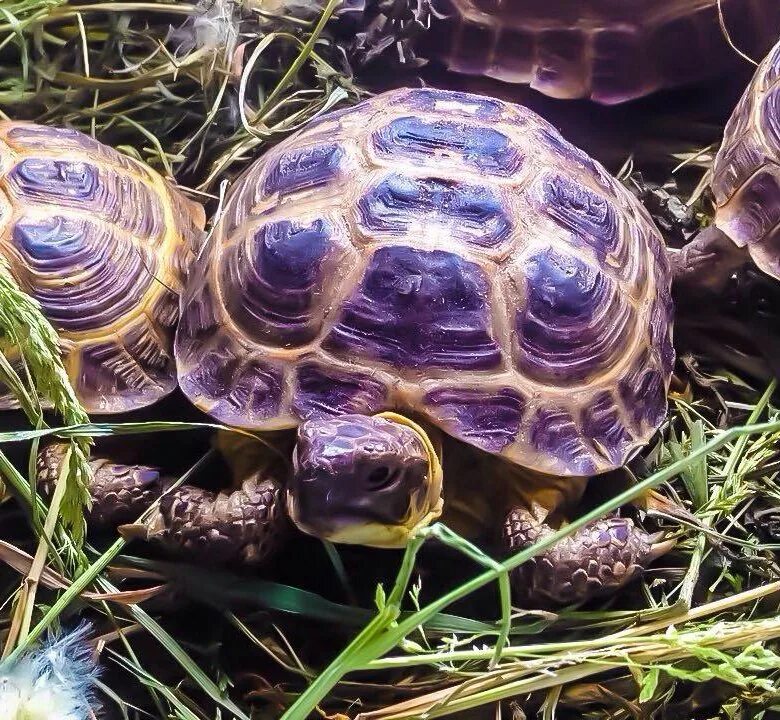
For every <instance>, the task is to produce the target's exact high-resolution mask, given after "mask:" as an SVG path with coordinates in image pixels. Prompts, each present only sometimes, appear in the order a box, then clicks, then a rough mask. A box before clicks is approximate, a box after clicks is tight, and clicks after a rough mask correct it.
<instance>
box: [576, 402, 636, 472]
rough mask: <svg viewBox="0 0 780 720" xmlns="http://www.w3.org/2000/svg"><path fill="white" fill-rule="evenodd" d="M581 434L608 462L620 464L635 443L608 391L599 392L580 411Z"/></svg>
mask: <svg viewBox="0 0 780 720" xmlns="http://www.w3.org/2000/svg"><path fill="white" fill-rule="evenodd" d="M580 423H581V425H582V433H583V436H584V437H586V438H588V439H589V440H590V441H591V442H592V443H593V445H594V447H595V448H596V450H597V451H598V452H600V453H601V454H603V455H604V456H606V458H607V459H608V460H609V462H610V463H612V464H614V465H622V464H623V463H624V462H625V461H626V458H627V455H628V452H629V450H630V449H631V448H632V447H633V446H634V445H635V441H634V438H633V437H632V435H631V433H630V431H629V429H628V428H627V427H626V426H625V424H624V423H623V421H622V419H621V417H620V412H619V410H618V407H617V405H616V402H615V398H614V397H613V396H612V394H611V393H609V392H602V393H599V394H598V395H597V396H596V397H594V398H593V401H592V402H591V403H590V404H588V405H586V406H585V407H584V408H583V409H582V412H581V413H580Z"/></svg>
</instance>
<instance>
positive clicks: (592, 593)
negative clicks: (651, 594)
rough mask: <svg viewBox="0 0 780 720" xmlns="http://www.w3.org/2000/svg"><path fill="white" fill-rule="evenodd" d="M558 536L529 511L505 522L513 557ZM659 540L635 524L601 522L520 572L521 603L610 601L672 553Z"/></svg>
mask: <svg viewBox="0 0 780 720" xmlns="http://www.w3.org/2000/svg"><path fill="white" fill-rule="evenodd" d="M553 532H554V531H553V529H552V528H551V527H550V526H549V525H547V524H545V523H543V522H539V520H538V519H537V518H536V517H535V516H534V513H533V512H532V511H530V510H528V509H526V508H520V507H517V508H513V509H512V510H511V511H510V513H509V514H508V515H507V518H506V521H505V522H504V539H505V542H506V545H507V547H508V549H509V550H511V551H512V552H519V551H520V550H523V549H525V548H527V547H530V546H531V545H533V544H534V543H535V542H537V541H539V540H541V539H542V538H544V537H545V536H549V535H551V534H552V533H553ZM655 540H656V538H654V537H653V536H651V535H648V534H647V533H646V532H645V531H644V530H642V528H640V527H637V526H636V525H635V524H634V522H633V520H631V519H630V518H620V517H609V518H604V519H601V520H596V521H594V522H592V523H590V524H589V525H586V526H585V527H583V528H581V529H580V530H578V531H577V532H575V533H574V534H572V535H570V536H569V537H567V538H566V539H564V540H562V541H561V542H559V543H557V544H556V545H554V546H553V547H551V548H550V549H548V550H547V551H546V552H543V553H541V554H540V555H537V556H536V557H535V558H533V559H532V560H529V561H528V562H527V563H524V564H523V565H521V566H520V567H519V568H517V569H516V570H514V571H513V573H512V585H513V588H514V592H515V593H516V596H517V599H518V600H519V601H520V602H523V603H525V604H527V605H530V606H542V607H543V606H546V605H550V604H553V605H564V604H571V603H581V602H584V601H586V600H589V599H591V598H594V597H598V596H600V595H608V594H610V593H612V592H615V591H616V590H618V589H619V588H621V587H623V586H624V585H626V584H628V583H629V582H631V581H632V580H634V579H636V578H638V577H639V576H640V575H641V574H642V573H643V571H644V569H645V567H647V565H648V564H649V563H650V562H651V561H652V560H654V559H655V558H656V557H658V556H660V555H662V554H663V553H664V552H666V551H667V550H668V549H669V548H670V545H669V544H668V543H658V542H656V541H655Z"/></svg>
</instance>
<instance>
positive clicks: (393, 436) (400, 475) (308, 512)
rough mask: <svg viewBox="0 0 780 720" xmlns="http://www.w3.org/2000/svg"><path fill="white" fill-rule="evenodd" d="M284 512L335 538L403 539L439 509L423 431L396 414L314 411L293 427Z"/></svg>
mask: <svg viewBox="0 0 780 720" xmlns="http://www.w3.org/2000/svg"><path fill="white" fill-rule="evenodd" d="M293 462H294V473H293V478H292V480H291V482H290V484H289V485H288V489H287V509H288V513H289V515H290V518H291V519H292V520H293V522H294V523H295V524H296V525H297V526H298V527H299V528H300V529H301V530H303V531H304V532H306V533H308V534H310V535H315V536H317V537H320V538H323V539H325V540H330V541H332V542H338V543H350V544H360V545H370V546H373V547H402V546H404V545H405V544H406V543H407V542H408V541H409V539H410V537H411V536H412V534H413V533H414V532H415V530H417V529H418V528H420V527H423V526H425V525H427V524H429V523H430V522H432V521H433V520H435V519H436V518H437V517H439V515H440V514H441V509H442V498H441V487H442V483H441V468H440V466H439V462H438V459H437V457H436V453H435V452H434V450H433V446H432V445H431V442H430V440H429V439H428V437H427V435H426V434H425V431H424V430H422V428H420V427H419V426H418V425H416V424H415V423H412V422H411V421H409V420H407V419H406V418H403V417H401V416H398V415H394V414H392V413H386V414H385V416H384V417H381V416H374V417H367V416H364V415H342V416H339V417H335V418H324V419H313V420H309V421H307V422H304V423H303V424H302V425H301V426H300V428H299V430H298V442H297V445H296V447H295V453H294V456H293Z"/></svg>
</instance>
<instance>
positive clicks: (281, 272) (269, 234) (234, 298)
mask: <svg viewBox="0 0 780 720" xmlns="http://www.w3.org/2000/svg"><path fill="white" fill-rule="evenodd" d="M332 234H333V228H332V227H331V225H330V223H329V222H328V221H326V220H323V219H315V220H312V221H310V222H305V221H304V222H293V221H291V220H279V221H276V222H269V223H266V224H264V225H261V226H260V227H259V228H258V229H257V230H256V231H255V232H254V233H252V234H251V235H249V236H248V237H247V238H245V240H244V241H243V242H238V243H236V244H234V245H232V246H230V247H229V248H227V250H226V252H225V254H224V256H223V257H222V259H221V263H220V265H221V267H220V270H219V272H220V285H221V287H222V290H223V297H224V298H225V308H226V309H227V312H228V315H229V316H230V317H231V318H232V319H233V320H234V321H235V322H236V323H237V324H238V326H239V327H240V328H241V331H242V332H243V333H244V334H246V336H247V337H249V338H252V339H253V340H255V341H256V342H259V343H271V344H278V345H283V346H291V345H297V344H301V343H305V342H308V341H309V340H311V339H312V338H313V337H314V336H315V335H316V334H317V332H318V331H319V329H320V324H321V313H320V312H318V311H317V312H315V307H314V301H315V297H316V295H317V294H318V293H320V292H321V288H322V285H323V283H324V282H325V278H324V277H323V275H322V268H323V263H324V261H325V259H326V257H327V256H328V254H329V253H333V245H332V242H331V236H332Z"/></svg>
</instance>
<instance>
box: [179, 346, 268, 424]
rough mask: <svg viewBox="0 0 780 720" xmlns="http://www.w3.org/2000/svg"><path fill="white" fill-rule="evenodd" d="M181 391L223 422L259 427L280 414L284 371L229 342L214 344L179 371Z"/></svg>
mask: <svg viewBox="0 0 780 720" xmlns="http://www.w3.org/2000/svg"><path fill="white" fill-rule="evenodd" d="M179 383H180V385H181V388H182V390H183V391H184V392H185V394H187V395H188V396H189V397H190V398H192V399H193V400H194V401H195V402H196V403H197V404H198V405H199V406H200V407H202V408H203V409H205V410H206V411H207V412H208V413H209V414H210V415H211V416H212V417H215V418H216V419H217V420H219V421H220V422H223V423H226V424H228V425H235V426H237V427H256V426H257V425H259V424H262V423H263V421H265V420H267V419H268V418H273V417H275V416H277V415H278V414H279V410H280V407H281V401H282V393H283V390H282V385H283V372H282V371H281V370H280V369H278V368H276V367H274V366H272V365H270V364H268V363H265V362H263V361H261V360H258V359H256V358H254V357H247V356H246V353H245V352H244V351H243V350H242V349H240V348H238V347H236V346H234V345H233V344H232V343H231V342H230V341H229V340H228V339H224V340H223V341H222V342H220V343H217V344H212V345H211V346H210V348H209V349H208V350H206V351H203V352H202V353H201V354H200V355H199V357H198V358H197V364H192V365H189V366H188V367H187V368H186V369H185V370H184V372H182V368H181V367H180V368H179Z"/></svg>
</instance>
